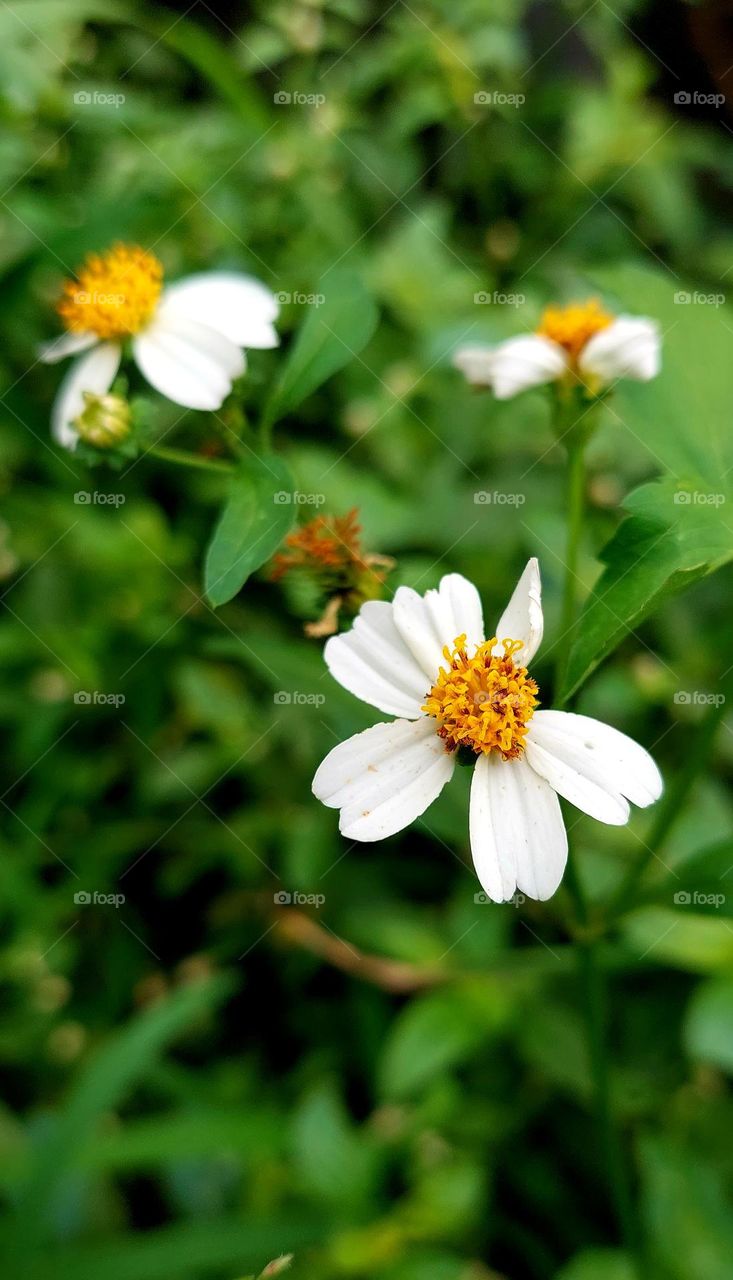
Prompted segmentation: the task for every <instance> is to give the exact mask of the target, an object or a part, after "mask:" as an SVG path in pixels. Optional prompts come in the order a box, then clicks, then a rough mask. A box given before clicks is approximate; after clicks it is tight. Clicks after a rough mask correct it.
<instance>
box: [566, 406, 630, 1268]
mask: <svg viewBox="0 0 733 1280" xmlns="http://www.w3.org/2000/svg"><path fill="white" fill-rule="evenodd" d="M567 412H568V410H567V407H563V406H559V408H558V416H557V423H556V427H557V434H558V436H559V438H561V439H562V440H563V441H564V443H565V446H566V448H567V451H568V494H567V541H566V548H565V579H564V584H563V595H562V609H561V615H560V639H559V643H560V653H559V657H558V661H557V668H556V683H555V692H556V694H559V692H560V690H561V689H562V685H563V681H564V677H565V671H566V668H567V654H568V651H569V648H570V635H571V633H572V632H573V630H574V628H575V622H576V617H577V610H578V555H579V550H580V542H581V537H582V532H583V517H584V514H585V445H586V441H587V440H588V438H589V436H590V434H591V430H592V421H591V422H589V421H587V419H586V420H585V421H584V420H582V419H577V420H575V421H573V416H574V414H575V409H574V406H573V405H572V404H571V405H570V406H569V413H570V421H569V424H568V426H567V428H566V430H565V431H562V432H561V430H560V428H561V427H562V426H563V425H564V421H567ZM594 416H595V415H594ZM565 879H566V884H567V888H568V891H569V893H570V894H571V896H572V898H573V902H574V906H575V917H576V928H577V932H576V939H575V946H576V954H577V961H578V974H579V978H580V983H581V987H582V992H583V1005H584V1014H585V1023H586V1038H587V1043H588V1058H589V1063H590V1069H591V1074H592V1078H593V1091H594V1106H595V1113H596V1121H597V1126H598V1135H599V1141H600V1147H601V1153H602V1157H603V1163H604V1166H605V1171H606V1177H607V1179H608V1187H609V1192H610V1196H611V1202H612V1204H613V1208H614V1214H615V1218H616V1221H617V1223H618V1229H619V1234H620V1237H621V1239H622V1241H623V1243H624V1246H625V1248H626V1249H627V1250H628V1252H629V1254H630V1256H631V1257H632V1258H633V1257H636V1258H638V1259H639V1263H638V1270H639V1277H640V1280H641V1277H642V1275H643V1266H642V1262H641V1254H640V1232H639V1230H638V1228H637V1225H636V1217H635V1212H634V1205H633V1200H632V1196H631V1188H630V1182H629V1176H628V1171H627V1168H626V1160H625V1157H624V1151H623V1144H622V1140H621V1133H620V1127H619V1125H618V1122H617V1119H616V1117H615V1114H614V1107H613V1097H612V1091H611V1081H610V1076H609V1070H608V1044H607V993H606V978H605V973H604V969H603V963H602V957H601V954H600V951H599V942H598V939H597V938H596V937H594V935H593V920H592V918H591V911H590V910H589V907H588V902H587V899H586V895H585V891H584V889H583V885H582V882H581V880H580V877H579V875H578V870H577V867H576V864H575V857H574V855H573V854H572V853H571V855H570V857H569V858H568V865H567V870H566V873H565Z"/></svg>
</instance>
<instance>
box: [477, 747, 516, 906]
mask: <svg viewBox="0 0 733 1280" xmlns="http://www.w3.org/2000/svg"><path fill="white" fill-rule="evenodd" d="M500 763H502V764H503V763H504V761H501V762H500ZM493 773H494V762H493V761H492V758H491V756H487V755H480V756H479V758H478V760H477V761H476V765H475V768H474V771H473V778H472V779H471V800H470V804H469V809H468V829H469V835H470V839H471V856H472V857H473V865H474V867H475V868H476V875H477V876H478V878H479V883H480V884H481V888H482V889H483V891H484V893H486V894H487V895H488V897H489V898H491V900H492V902H508V901H509V899H510V898H511V897H513V895H514V892H515V890H516V887H517V869H516V862H515V858H514V849H513V847H512V845H511V844H510V845H509V846H508V847H504V848H501V847H500V846H499V844H498V842H497V834H496V828H495V819H496V815H495V814H494V813H493V812H492V807H491V782H490V778H489V774H491V775H492V778H493Z"/></svg>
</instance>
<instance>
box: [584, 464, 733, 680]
mask: <svg viewBox="0 0 733 1280" xmlns="http://www.w3.org/2000/svg"><path fill="white" fill-rule="evenodd" d="M708 484H709V481H703V480H698V481H697V482H687V483H685V484H681V483H680V482H679V481H677V480H674V479H671V478H667V479H666V480H664V481H660V482H659V483H658V484H647V485H642V486H641V488H639V489H636V490H634V492H633V493H631V494H630V495H629V497H628V498H627V500H626V502H625V504H624V505H625V507H626V509H627V511H629V513H630V515H629V517H628V518H627V519H626V520H624V522H623V524H622V525H621V526H620V527H619V529H618V530H617V531H616V533H615V535H614V537H613V538H612V539H611V541H610V542H609V543H608V545H607V547H606V548H605V550H604V551H603V553H602V557H601V558H602V559H603V561H604V563H605V566H606V567H605V569H604V571H603V573H602V575H601V577H600V579H599V580H598V582H597V584H596V586H595V589H594V591H593V594H592V596H591V598H590V600H589V601H588V603H587V604H586V607H585V609H584V611H583V614H582V617H581V619H580V622H579V623H578V627H577V631H576V638H575V641H574V643H573V645H572V648H571V651H570V658H569V661H568V670H567V676H566V682H565V685H564V687H563V689H562V690H561V699H563V700H565V699H567V698H568V697H569V696H570V695H571V694H572V693H574V692H575V691H576V690H577V689H578V688H579V687H580V686H581V685H582V684H583V682H584V681H585V680H587V678H588V676H589V675H590V674H591V672H592V671H593V670H594V669H595V667H597V666H598V663H599V662H602V661H603V659H604V658H605V657H607V656H608V655H609V654H610V653H612V652H613V650H614V649H615V648H616V646H617V645H618V644H620V642H621V641H622V640H623V639H624V638H625V637H626V636H627V635H628V634H629V633H630V632H632V631H633V630H634V628H635V627H638V626H639V624H640V623H642V622H643V621H644V619H645V618H648V617H649V616H650V615H651V614H652V613H653V612H654V611H655V610H656V609H657V608H658V607H659V606H660V605H661V604H662V603H663V602H664V601H665V600H667V599H670V598H671V597H672V596H674V595H677V594H678V593H679V592H680V591H683V590H684V589H685V588H686V587H689V586H691V585H692V584H693V583H694V582H697V581H698V579H700V578H702V577H704V576H705V575H706V574H708V573H711V572H712V571H713V570H714V569H717V568H719V567H720V566H721V565H723V564H725V563H726V562H727V561H728V560H730V559H733V525H730V524H728V523H727V522H726V521H725V520H723V519H722V518H721V515H720V508H721V507H725V506H727V504H728V494H727V492H726V491H725V490H724V489H723V488H722V486H721V485H720V483H719V484H718V490H717V491H715V492H712V491H710V492H709V491H708V489H707V487H703V486H707V485H708ZM680 498H684V499H685V501H682V502H681V501H680ZM717 498H721V499H722V501H720V502H719V503H716V502H714V501H712V499H717ZM687 499H689V501H688V500H687ZM701 499H705V500H704V501H702V500H701ZM731 502H733V494H732V495H731Z"/></svg>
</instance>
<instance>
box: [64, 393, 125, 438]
mask: <svg viewBox="0 0 733 1280" xmlns="http://www.w3.org/2000/svg"><path fill="white" fill-rule="evenodd" d="M83 395H84V405H85V407H84V409H83V411H82V413H80V414H79V417H78V418H76V420H75V421H74V426H75V427H76V430H77V431H78V432H79V436H80V437H81V439H82V440H84V441H86V443H87V444H93V445H94V446H95V448H97V449H114V447H115V445H118V444H122V441H123V440H125V439H126V438H127V436H128V435H129V434H130V406H129V404H128V403H127V401H126V400H123V399H122V396H113V395H106V396H98V395H95V394H94V392H93V391H85V392H84V393H83Z"/></svg>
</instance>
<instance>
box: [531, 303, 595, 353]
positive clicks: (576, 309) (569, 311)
mask: <svg viewBox="0 0 733 1280" xmlns="http://www.w3.org/2000/svg"><path fill="white" fill-rule="evenodd" d="M612 321H613V316H611V315H609V314H608V312H607V311H604V310H603V307H602V306H601V304H600V302H599V301H598V299H597V298H589V299H588V301H587V302H571V303H570V304H569V306H567V307H547V308H546V310H545V311H544V312H543V313H542V319H541V320H540V324H539V328H538V330H537V332H538V333H539V334H540V335H541V336H542V337H543V338H550V339H551V341H552V342H557V343H558V344H559V346H561V347H564V348H565V350H566V351H567V353H568V356H569V357H570V360H571V361H572V362H573V364H575V362H576V361H577V359H578V356H579V355H580V353H581V351H582V350H583V347H584V346H585V344H586V342H587V341H588V340H589V338H592V337H593V334H594V333H600V331H601V329H607V328H608V326H609V324H611V323H612Z"/></svg>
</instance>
